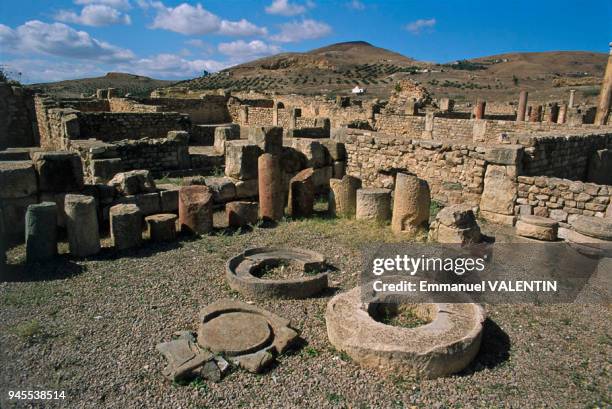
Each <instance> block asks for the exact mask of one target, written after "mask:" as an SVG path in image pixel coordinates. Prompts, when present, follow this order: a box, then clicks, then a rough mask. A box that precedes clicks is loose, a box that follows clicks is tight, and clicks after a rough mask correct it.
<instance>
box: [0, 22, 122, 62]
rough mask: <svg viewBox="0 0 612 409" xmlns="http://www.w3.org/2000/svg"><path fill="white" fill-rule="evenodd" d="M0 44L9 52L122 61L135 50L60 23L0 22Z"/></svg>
mask: <svg viewBox="0 0 612 409" xmlns="http://www.w3.org/2000/svg"><path fill="white" fill-rule="evenodd" d="M0 45H1V46H2V48H4V49H5V50H6V51H9V52H12V53H34V54H46V55H51V56H59V57H68V58H75V59H84V60H97V61H102V62H121V61H128V60H131V59H132V58H134V53H132V51H130V50H128V49H124V48H120V47H117V46H114V45H112V44H109V43H106V42H104V41H100V40H97V39H95V38H93V37H91V36H90V35H89V34H88V33H86V32H85V31H77V30H75V29H73V28H71V27H69V26H67V25H65V24H62V23H53V24H47V23H43V22H41V21H38V20H32V21H28V22H26V23H25V24H23V25H21V26H19V27H17V28H15V29H14V30H13V29H11V28H10V27H8V26H5V25H2V24H0Z"/></svg>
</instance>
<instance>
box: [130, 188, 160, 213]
mask: <svg viewBox="0 0 612 409" xmlns="http://www.w3.org/2000/svg"><path fill="white" fill-rule="evenodd" d="M134 199H135V204H136V206H137V207H138V209H139V210H140V213H142V215H143V216H148V215H150V214H155V213H159V212H161V201H160V195H159V193H157V192H153V193H139V194H137V195H135V196H134Z"/></svg>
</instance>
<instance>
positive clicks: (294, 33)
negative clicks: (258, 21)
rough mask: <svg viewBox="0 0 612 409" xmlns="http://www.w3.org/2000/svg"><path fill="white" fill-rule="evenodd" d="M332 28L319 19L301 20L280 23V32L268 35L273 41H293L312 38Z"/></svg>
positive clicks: (327, 33) (328, 31)
mask: <svg viewBox="0 0 612 409" xmlns="http://www.w3.org/2000/svg"><path fill="white" fill-rule="evenodd" d="M331 32H332V28H331V27H330V26H329V25H328V24H326V23H323V22H321V21H316V20H309V19H308V20H302V21H301V22H292V23H285V24H281V25H280V33H278V34H275V35H273V36H271V37H270V39H271V40H273V41H278V42H281V43H293V42H297V41H302V40H312V39H315V38H321V37H325V36H327V35H329V34H331Z"/></svg>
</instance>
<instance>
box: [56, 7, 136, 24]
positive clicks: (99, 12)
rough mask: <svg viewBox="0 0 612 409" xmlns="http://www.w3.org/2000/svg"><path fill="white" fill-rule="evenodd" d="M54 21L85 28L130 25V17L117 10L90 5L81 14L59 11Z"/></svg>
mask: <svg viewBox="0 0 612 409" xmlns="http://www.w3.org/2000/svg"><path fill="white" fill-rule="evenodd" d="M55 19H56V20H59V21H63V22H66V23H75V24H82V25H85V26H94V27H101V26H108V25H112V24H131V23H132V20H131V19H130V16H129V15H127V14H125V13H121V12H120V11H118V10H117V9H114V8H112V7H109V6H106V5H104V4H92V5H88V6H85V7H83V9H82V10H81V14H77V13H75V12H74V11H68V10H61V11H59V12H58V13H57V14H56V15H55Z"/></svg>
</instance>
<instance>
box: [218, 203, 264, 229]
mask: <svg viewBox="0 0 612 409" xmlns="http://www.w3.org/2000/svg"><path fill="white" fill-rule="evenodd" d="M225 214H226V216H227V221H228V225H229V226H230V227H244V226H247V225H253V224H255V223H257V219H258V218H259V206H258V204H257V202H243V201H236V202H228V203H226V204H225Z"/></svg>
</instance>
